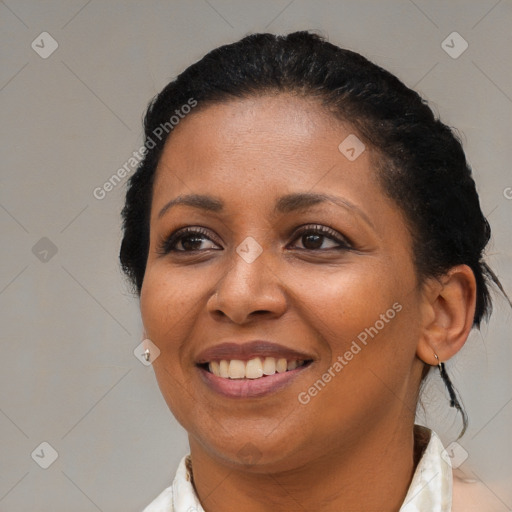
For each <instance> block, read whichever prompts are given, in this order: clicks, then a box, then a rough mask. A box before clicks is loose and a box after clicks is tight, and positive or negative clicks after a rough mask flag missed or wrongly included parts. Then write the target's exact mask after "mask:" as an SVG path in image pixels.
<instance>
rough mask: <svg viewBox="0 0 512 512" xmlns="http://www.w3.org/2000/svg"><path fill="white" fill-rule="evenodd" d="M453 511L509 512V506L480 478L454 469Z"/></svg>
mask: <svg viewBox="0 0 512 512" xmlns="http://www.w3.org/2000/svg"><path fill="white" fill-rule="evenodd" d="M452 489H453V490H452V511H451V512H508V508H507V507H506V506H505V504H504V503H503V502H502V501H500V500H499V499H498V498H497V496H496V495H495V494H494V492H492V491H491V490H490V489H489V487H487V486H486V485H485V484H484V483H483V482H481V481H480V480H475V479H470V478H467V477H466V476H465V475H464V473H462V471H460V470H459V469H454V470H453V488H452Z"/></svg>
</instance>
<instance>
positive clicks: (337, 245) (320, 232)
mask: <svg viewBox="0 0 512 512" xmlns="http://www.w3.org/2000/svg"><path fill="white" fill-rule="evenodd" d="M294 240H300V241H301V242H302V245H303V247H302V248H301V247H299V249H303V250H308V251H315V250H318V249H320V250H330V249H335V250H340V249H350V248H351V246H350V244H349V243H348V242H347V240H345V239H344V238H343V237H342V236H340V235H339V234H338V233H337V232H336V231H334V230H332V229H330V228H328V227H326V226H318V225H317V226H309V227H308V226H305V227H303V228H302V229H301V230H300V231H299V232H298V233H296V236H295V238H294ZM326 243H327V245H328V246H327V247H323V248H322V246H324V245H325V244H326Z"/></svg>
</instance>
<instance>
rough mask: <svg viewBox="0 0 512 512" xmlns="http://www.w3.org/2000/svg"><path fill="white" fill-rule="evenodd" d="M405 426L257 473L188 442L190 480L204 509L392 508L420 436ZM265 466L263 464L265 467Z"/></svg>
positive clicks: (401, 495) (393, 511) (388, 511)
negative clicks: (290, 466)
mask: <svg viewBox="0 0 512 512" xmlns="http://www.w3.org/2000/svg"><path fill="white" fill-rule="evenodd" d="M415 434H416V443H415V437H414V435H413V429H412V425H408V428H407V429H405V428H402V429H398V428H397V426H396V425H395V428H393V429H390V430H387V431H386V430H384V429H382V428H379V429H376V430H375V431H374V433H373V435H369V436H366V437H365V438H364V439H361V440H358V442H357V445H356V444H355V443H351V446H350V447H343V448H340V449H338V450H329V453H327V454H324V455H323V456H322V457H319V458H318V459H316V460H313V461H308V462H307V463H303V464H300V465H299V464H298V465H297V466H296V467H294V468H293V469H286V470H281V471H279V470H277V469H275V468H274V467H273V468H272V469H269V471H265V472H262V471H261V468H260V470H259V471H258V472H254V471H247V470H244V469H238V468H236V467H233V466H230V465H228V464H226V463H225V462H224V461H222V460H219V459H218V458H212V457H211V456H210V455H208V454H207V453H206V452H205V451H204V450H203V449H202V447H201V446H200V445H199V444H197V443H196V442H194V440H193V439H191V440H190V448H191V460H192V469H193V484H194V487H195V489H196V492H197V494H198V496H199V499H200V501H201V503H202V504H203V507H204V508H205V510H207V511H208V512H234V511H239V510H244V511H245V512H264V511H268V510H273V511H275V512H281V511H283V512H284V511H289V510H295V509H297V510H322V509H326V510H336V511H338V512H348V511H351V512H354V511H367V510H379V511H380V512H397V511H398V510H399V509H400V507H401V505H402V503H403V501H404V499H405V495H406V494H407V489H408V487H409V485H410V482H411V479H412V476H413V474H414V470H415V468H416V465H417V463H418V460H419V458H420V457H421V454H422V451H423V449H424V444H425V441H426V438H425V437H424V436H421V432H420V431H415ZM265 469H266V468H263V470H265Z"/></svg>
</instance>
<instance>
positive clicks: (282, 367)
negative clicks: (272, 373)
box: [276, 357, 288, 373]
mask: <svg viewBox="0 0 512 512" xmlns="http://www.w3.org/2000/svg"><path fill="white" fill-rule="evenodd" d="M287 367H288V363H287V362H286V359H285V358H284V357H281V358H280V359H278V360H277V363H276V372H277V373H284V372H285V371H286V369H287Z"/></svg>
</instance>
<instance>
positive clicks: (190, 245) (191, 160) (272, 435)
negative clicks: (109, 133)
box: [140, 94, 422, 470]
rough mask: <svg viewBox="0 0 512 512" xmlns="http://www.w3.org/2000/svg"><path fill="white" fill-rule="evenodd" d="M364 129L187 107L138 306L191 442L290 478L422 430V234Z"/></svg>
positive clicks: (161, 190) (159, 198)
mask: <svg viewBox="0 0 512 512" xmlns="http://www.w3.org/2000/svg"><path fill="white" fill-rule="evenodd" d="M198 108H199V107H198ZM347 137H349V138H348V139H347ZM354 137H355V134H354V131H353V130H352V129H351V127H350V126H349V125H348V124H343V123H341V122H340V121H338V120H336V119H334V118H333V117H332V116H331V115H329V114H327V113H325V112H324V111H323V110H322V108H321V107H320V106H319V105H318V104H317V103H316V102H313V101H307V100H305V99H301V98H298V97H295V96H291V95H288V94H280V95H275V96H263V97H258V98H252V99H244V100H233V101H230V102H227V103H224V104H217V105H213V106H207V107H205V108H204V109H202V110H198V111H195V112H192V113H191V114H190V115H189V116H188V117H186V118H185V119H183V120H182V121H181V122H180V124H179V125H178V126H177V127H176V128H175V129H174V131H173V133H172V134H171V136H170V138H169V140H168V141H167V144H166V146H165V149H164V152H163V154H162V157H161V160H160V162H159V166H158V169H157V173H156V179H155V184H154V195H153V201H152V206H151V220H150V247H149V255H148V260H147V269H146V274H145V277H144V283H143V286H142V292H141V297H140V304H141V313H142V318H143V323H144V327H145V330H146V335H147V337H148V338H149V339H150V340H151V341H152V342H153V343H154V344H155V345H156V346H157V347H158V349H159V350H160V355H159V357H157V358H156V359H155V361H154V363H153V366H154V370H155V373H156V377H157V380H158V383H159V386H160V389H161V391H162V393H163V396H164V398H165V400H166V402H167V404H168V405H169V407H170V409H171V410H172V412H173V413H174V415H175V416H176V418H177V419H178V421H179V422H180V423H181V424H182V425H183V426H184V428H185V429H186V430H187V431H188V433H189V438H190V443H191V448H192V450H201V451H202V452H203V453H205V454H207V455H208V456H210V457H212V458H215V459H217V460H223V461H224V462H226V463H228V464H231V465H236V464H244V463H251V464H254V466H253V468H254V470H264V469H265V468H267V469H268V468H270V467H272V468H281V469H286V468H292V467H298V466H300V465H302V464H304V463H306V462H307V461H309V460H312V459H313V458H317V457H321V456H322V455H329V454H332V453H343V452H344V451H345V452H347V450H349V449H350V447H353V446H356V445H357V443H358V440H360V439H363V438H364V437H365V436H370V435H372V434H375V432H377V431H379V432H380V433H381V434H383V433H385V432H386V433H389V434H390V435H391V434H392V432H396V429H397V428H401V427H400V426H401V425H403V424H407V425H408V426H410V424H412V421H413V419H414V412H415V404H416V394H417V389H418V385H419V382H420V378H421V371H422V363H421V361H420V360H419V359H418V358H417V357H416V345H417V343H418V337H419V333H420V313H421V308H420V305H421V294H420V293H419V291H418V290H419V288H418V286H417V279H416V274H415V270H414V267H413V261H412V248H411V237H410V234H409V232H408V230H407V228H406V224H405V221H404V218H403V216H402V215H401V213H400V211H399V209H398V208H397V206H396V205H395V204H394V203H393V202H392V201H391V200H390V199H389V198H388V197H387V196H386V195H385V194H384V192H383V190H382V189H381V188H380V186H379V185H378V183H377V181H376V176H375V170H374V169H375V166H374V164H373V163H372V159H377V158H378V155H377V154H375V153H373V154H372V152H371V150H370V149H369V148H366V149H364V148H363V146H361V144H362V143H361V142H360V141H358V139H355V138H354ZM340 145H341V149H340V148H339V146H340ZM363 149H364V150H363ZM361 150H363V151H362V152H361ZM359 153H360V154H359ZM177 199H179V202H175V203H174V204H172V203H171V204H170V202H171V201H176V200H177ZM185 229H188V230H189V232H187V233H184V231H185ZM178 231H180V232H181V235H182V236H181V237H179V238H178V237H175V238H174V239H172V240H169V237H170V236H171V235H176V234H178ZM283 361H284V362H283ZM296 365H298V367H297V368H294V367H295V366H296ZM285 368H289V370H288V369H287V370H286V371H284V370H285ZM267 374H268V375H267Z"/></svg>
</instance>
